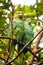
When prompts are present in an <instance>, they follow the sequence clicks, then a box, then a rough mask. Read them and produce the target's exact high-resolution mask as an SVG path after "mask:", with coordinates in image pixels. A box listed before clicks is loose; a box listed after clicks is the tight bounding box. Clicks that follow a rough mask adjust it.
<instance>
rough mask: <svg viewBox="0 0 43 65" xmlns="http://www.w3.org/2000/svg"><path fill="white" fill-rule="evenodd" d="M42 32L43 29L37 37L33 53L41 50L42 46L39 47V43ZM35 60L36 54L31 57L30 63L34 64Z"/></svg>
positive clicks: (30, 64)
mask: <svg viewBox="0 0 43 65" xmlns="http://www.w3.org/2000/svg"><path fill="white" fill-rule="evenodd" d="M42 34H43V31H41V33H40V34H39V36H38V38H37V41H36V45H35V46H34V48H33V53H34V54H36V53H37V52H39V50H40V48H38V45H39V43H40V39H41V37H42ZM33 61H34V56H33V55H32V56H31V58H30V63H29V65H32V64H33Z"/></svg>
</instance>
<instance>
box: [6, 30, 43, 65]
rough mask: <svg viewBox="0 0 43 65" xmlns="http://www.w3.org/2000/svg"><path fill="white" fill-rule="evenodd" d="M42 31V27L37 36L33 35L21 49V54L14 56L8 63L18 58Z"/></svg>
mask: <svg viewBox="0 0 43 65" xmlns="http://www.w3.org/2000/svg"><path fill="white" fill-rule="evenodd" d="M42 31H43V29H42V30H41V31H40V32H39V33H38V34H37V35H36V36H35V37H33V38H32V39H31V41H29V42H28V43H27V44H25V45H24V47H23V48H22V49H21V50H20V52H19V54H18V55H17V56H16V57H14V58H13V59H11V60H10V61H9V62H8V63H7V65H8V64H9V63H12V62H13V61H14V60H16V59H17V58H18V56H19V55H20V54H21V53H22V52H23V51H24V50H25V48H26V47H27V46H28V45H29V44H30V43H31V42H32V41H33V40H34V39H35V38H36V37H37V36H38V35H39V34H40V33H41V32H42Z"/></svg>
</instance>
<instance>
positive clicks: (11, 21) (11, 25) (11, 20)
mask: <svg viewBox="0 0 43 65" xmlns="http://www.w3.org/2000/svg"><path fill="white" fill-rule="evenodd" d="M9 3H10V4H11V7H12V15H11V17H10V27H11V28H10V31H11V35H10V37H11V40H10V48H9V52H8V57H7V60H6V61H5V63H4V65H6V63H7V62H8V59H9V57H10V52H11V49H12V39H13V17H14V7H13V4H12V2H11V0H9Z"/></svg>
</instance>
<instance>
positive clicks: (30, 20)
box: [0, 0, 43, 65]
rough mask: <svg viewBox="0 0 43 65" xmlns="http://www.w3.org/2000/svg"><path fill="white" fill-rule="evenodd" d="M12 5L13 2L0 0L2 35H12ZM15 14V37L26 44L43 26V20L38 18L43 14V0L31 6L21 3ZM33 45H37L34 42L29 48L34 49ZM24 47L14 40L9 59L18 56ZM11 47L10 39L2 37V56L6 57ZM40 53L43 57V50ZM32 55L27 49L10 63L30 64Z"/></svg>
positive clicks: (0, 31)
mask: <svg viewBox="0 0 43 65" xmlns="http://www.w3.org/2000/svg"><path fill="white" fill-rule="evenodd" d="M10 7H11V4H10V3H9V1H8V0H0V36H8V37H10V36H11V25H10V19H11V17H12V11H11V10H10ZM13 14H14V18H13V21H12V23H13V38H14V39H17V40H19V41H21V42H22V43H23V45H25V44H26V43H27V42H29V41H30V40H31V39H32V38H33V37H34V35H35V34H36V33H38V32H39V29H41V28H42V27H43V24H42V22H40V20H39V19H38V18H39V17H40V16H42V15H43V0H40V2H38V3H37V2H36V3H35V4H34V5H30V6H27V5H24V6H21V5H20V4H19V5H17V7H15V8H14V12H13ZM42 21H43V19H42ZM33 45H35V42H32V43H31V44H30V45H29V46H28V48H30V47H31V48H30V49H31V50H33V47H34V46H33ZM22 47H23V46H20V45H19V44H18V43H16V42H13V43H12V49H11V53H10V58H9V60H10V59H11V58H13V57H16V55H18V53H17V52H18V51H20V49H21V48H22ZM9 49H10V40H8V39H6V38H5V39H1V38H0V57H2V58H4V59H6V58H7V55H8V52H9ZM15 50H16V51H17V52H16V51H15ZM38 54H39V56H40V57H43V52H42V51H41V52H39V53H38ZM30 57H31V53H30V52H29V51H27V50H26V51H24V52H23V53H22V54H21V55H20V56H19V57H18V58H17V59H16V60H15V61H14V62H13V63H12V64H9V65H24V64H26V65H29V62H30ZM40 62H43V59H40ZM3 63H4V62H3V60H1V59H0V64H1V65H2V64H3Z"/></svg>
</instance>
